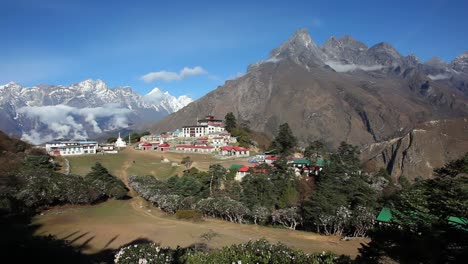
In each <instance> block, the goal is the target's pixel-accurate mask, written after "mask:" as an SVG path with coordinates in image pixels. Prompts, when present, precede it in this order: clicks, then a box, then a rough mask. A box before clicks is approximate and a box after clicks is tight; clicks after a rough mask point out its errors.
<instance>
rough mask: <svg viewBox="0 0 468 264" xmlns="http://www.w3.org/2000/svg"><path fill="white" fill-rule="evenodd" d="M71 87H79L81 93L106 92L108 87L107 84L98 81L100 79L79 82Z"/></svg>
mask: <svg viewBox="0 0 468 264" xmlns="http://www.w3.org/2000/svg"><path fill="white" fill-rule="evenodd" d="M73 86H78V87H80V88H81V89H82V90H83V91H94V90H96V91H105V90H108V89H109V87H108V86H107V84H106V83H105V82H104V81H102V80H100V79H97V80H96V81H94V80H93V79H86V80H84V81H81V82H79V83H77V84H75V85H73Z"/></svg>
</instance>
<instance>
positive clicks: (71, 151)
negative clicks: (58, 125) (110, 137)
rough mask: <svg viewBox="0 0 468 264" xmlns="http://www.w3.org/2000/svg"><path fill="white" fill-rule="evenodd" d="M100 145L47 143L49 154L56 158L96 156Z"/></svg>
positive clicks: (82, 142)
mask: <svg viewBox="0 0 468 264" xmlns="http://www.w3.org/2000/svg"><path fill="white" fill-rule="evenodd" d="M97 148H98V143H97V142H96V141H71V140H69V141H53V142H49V143H46V146H45V149H46V151H47V153H49V154H50V155H54V156H58V155H61V156H69V155H84V154H96V152H97Z"/></svg>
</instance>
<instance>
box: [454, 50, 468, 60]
mask: <svg viewBox="0 0 468 264" xmlns="http://www.w3.org/2000/svg"><path fill="white" fill-rule="evenodd" d="M455 59H468V51H465V52H463V53H462V54H460V55H458V56H457V57H456V58H455Z"/></svg>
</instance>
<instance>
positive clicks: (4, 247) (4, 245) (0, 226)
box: [0, 212, 150, 263]
mask: <svg viewBox="0 0 468 264" xmlns="http://www.w3.org/2000/svg"><path fill="white" fill-rule="evenodd" d="M31 217H32V215H26V216H25V215H23V216H5V215H1V212H0V234H1V235H0V248H1V251H0V252H1V253H0V256H1V259H2V260H8V261H10V262H9V263H113V262H114V254H115V251H116V250H114V249H109V248H107V247H108V246H109V245H110V244H111V243H112V242H114V241H115V240H116V239H117V238H118V237H119V235H116V236H114V237H112V238H111V239H110V240H109V241H108V242H107V243H106V245H105V246H104V248H103V249H102V250H101V251H99V252H97V253H94V254H84V253H82V252H83V251H84V250H87V249H89V243H90V242H91V241H93V239H95V236H91V237H89V238H87V239H86V240H84V241H83V242H82V243H80V244H79V245H77V246H74V245H72V243H73V242H76V241H78V240H79V239H83V238H85V237H86V235H88V234H89V232H84V233H81V232H80V231H79V230H78V231H72V232H71V233H70V234H67V235H65V236H64V237H62V238H57V237H54V236H52V235H48V236H35V235H34V234H35V232H36V231H37V230H38V229H39V228H40V227H41V225H37V224H31ZM148 242H150V241H149V240H148V239H145V238H139V239H136V240H134V241H132V242H130V243H128V244H127V245H130V244H135V243H137V244H138V243H148Z"/></svg>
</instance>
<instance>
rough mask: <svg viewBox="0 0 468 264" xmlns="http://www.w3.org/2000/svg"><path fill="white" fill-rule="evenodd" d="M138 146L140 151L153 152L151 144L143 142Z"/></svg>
mask: <svg viewBox="0 0 468 264" xmlns="http://www.w3.org/2000/svg"><path fill="white" fill-rule="evenodd" d="M139 146H140V149H141V150H154V146H153V144H151V143H149V142H143V143H141V144H140V145H139Z"/></svg>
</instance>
